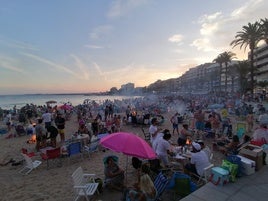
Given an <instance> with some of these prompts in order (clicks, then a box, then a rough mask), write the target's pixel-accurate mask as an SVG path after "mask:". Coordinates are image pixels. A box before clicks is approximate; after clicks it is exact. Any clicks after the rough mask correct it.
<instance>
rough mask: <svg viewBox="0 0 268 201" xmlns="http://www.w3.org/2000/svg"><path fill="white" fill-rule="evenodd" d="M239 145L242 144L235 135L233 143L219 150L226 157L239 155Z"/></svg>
mask: <svg viewBox="0 0 268 201" xmlns="http://www.w3.org/2000/svg"><path fill="white" fill-rule="evenodd" d="M239 144H240V142H239V138H238V136H237V135H234V136H233V139H232V141H231V142H229V143H228V144H225V145H224V146H221V147H219V150H220V151H221V152H222V153H223V154H225V155H228V154H237V152H238V148H239Z"/></svg>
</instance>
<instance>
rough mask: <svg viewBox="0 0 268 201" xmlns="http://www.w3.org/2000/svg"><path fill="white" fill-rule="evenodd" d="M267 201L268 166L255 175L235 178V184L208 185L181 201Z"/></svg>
mask: <svg viewBox="0 0 268 201" xmlns="http://www.w3.org/2000/svg"><path fill="white" fill-rule="evenodd" d="M267 199H268V166H267V165H265V166H263V168H262V169H260V170H259V171H257V172H256V173H255V174H252V175H249V176H242V177H240V178H237V180H236V182H235V183H228V184H226V185H224V186H215V185H214V184H212V183H208V184H206V185H205V186H203V187H202V188H200V189H198V190H197V191H195V192H193V193H191V194H190V195H189V196H187V197H185V198H183V199H181V201H204V200H205V201H242V200H245V201H266V200H267Z"/></svg>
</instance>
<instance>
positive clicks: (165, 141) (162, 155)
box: [155, 129, 172, 167]
mask: <svg viewBox="0 0 268 201" xmlns="http://www.w3.org/2000/svg"><path fill="white" fill-rule="evenodd" d="M163 133H164V136H163V137H161V138H159V139H158V142H157V146H156V151H155V152H156V154H157V156H158V158H159V159H160V161H161V162H162V163H163V164H164V166H165V167H168V166H169V160H168V155H171V154H172V152H171V144H170V143H169V140H170V138H171V134H170V133H169V130H168V129H165V130H164V132H163Z"/></svg>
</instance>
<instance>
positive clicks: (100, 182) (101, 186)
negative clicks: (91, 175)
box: [95, 178, 103, 193]
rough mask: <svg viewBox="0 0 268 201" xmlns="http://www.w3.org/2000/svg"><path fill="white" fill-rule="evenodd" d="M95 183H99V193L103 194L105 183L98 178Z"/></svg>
mask: <svg viewBox="0 0 268 201" xmlns="http://www.w3.org/2000/svg"><path fill="white" fill-rule="evenodd" d="M95 182H96V183H99V185H98V191H99V193H102V191H103V181H102V179H101V178H97V179H95Z"/></svg>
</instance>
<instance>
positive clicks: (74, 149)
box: [68, 142, 83, 163]
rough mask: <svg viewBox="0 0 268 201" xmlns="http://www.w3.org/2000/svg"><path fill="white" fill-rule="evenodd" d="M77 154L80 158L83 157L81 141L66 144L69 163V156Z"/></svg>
mask: <svg viewBox="0 0 268 201" xmlns="http://www.w3.org/2000/svg"><path fill="white" fill-rule="evenodd" d="M77 155H79V156H80V157H81V159H83V155H82V147H81V142H73V143H71V144H69V145H68V156H69V163H70V159H71V157H73V156H77Z"/></svg>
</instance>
